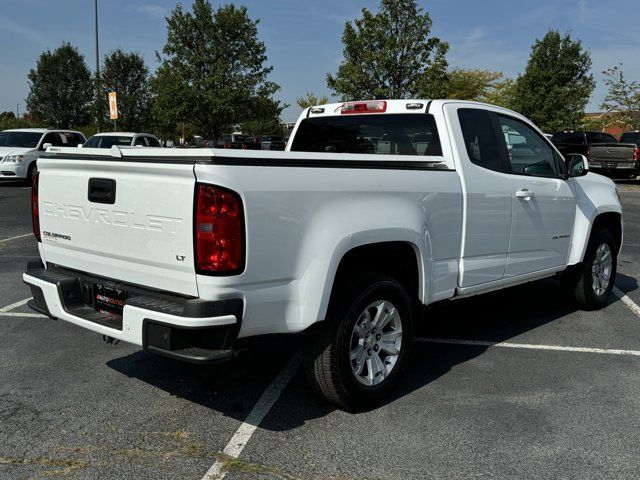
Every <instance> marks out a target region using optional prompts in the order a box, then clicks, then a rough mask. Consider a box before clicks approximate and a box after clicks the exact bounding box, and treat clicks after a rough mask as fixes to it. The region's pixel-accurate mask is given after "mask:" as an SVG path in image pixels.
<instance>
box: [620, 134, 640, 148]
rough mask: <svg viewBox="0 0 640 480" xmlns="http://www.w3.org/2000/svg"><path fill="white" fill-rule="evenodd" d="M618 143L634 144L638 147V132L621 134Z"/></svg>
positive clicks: (639, 136) (639, 143)
mask: <svg viewBox="0 0 640 480" xmlns="http://www.w3.org/2000/svg"><path fill="white" fill-rule="evenodd" d="M620 143H635V144H636V145H640V132H627V133H623V134H622V136H621V137H620Z"/></svg>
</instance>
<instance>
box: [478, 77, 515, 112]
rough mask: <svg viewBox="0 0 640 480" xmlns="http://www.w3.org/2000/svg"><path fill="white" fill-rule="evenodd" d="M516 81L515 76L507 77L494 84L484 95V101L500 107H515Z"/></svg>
mask: <svg viewBox="0 0 640 480" xmlns="http://www.w3.org/2000/svg"><path fill="white" fill-rule="evenodd" d="M516 93H517V92H516V81H515V80H514V79H513V78H505V79H504V80H502V81H499V82H496V83H494V84H493V86H492V87H491V89H490V90H489V91H488V92H487V93H486V94H485V95H484V97H483V98H482V101H483V102H485V103H490V104H491V105H497V106H499V107H504V108H509V109H511V110H513V109H514V106H513V105H514V103H515V98H516Z"/></svg>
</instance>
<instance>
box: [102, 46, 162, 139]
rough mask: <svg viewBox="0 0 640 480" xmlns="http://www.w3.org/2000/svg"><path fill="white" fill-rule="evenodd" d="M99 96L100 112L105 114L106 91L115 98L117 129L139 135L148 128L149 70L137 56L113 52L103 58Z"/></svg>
mask: <svg viewBox="0 0 640 480" xmlns="http://www.w3.org/2000/svg"><path fill="white" fill-rule="evenodd" d="M100 80H101V85H100V90H101V93H100V96H101V97H102V98H101V102H102V105H103V111H106V112H108V111H109V107H108V106H109V98H108V95H109V92H116V93H117V95H118V126H119V127H120V129H121V130H126V131H132V132H139V131H142V130H144V129H145V128H146V127H147V126H148V125H149V116H150V108H151V91H150V87H149V69H148V68H147V66H146V65H145V63H144V58H142V55H140V54H139V53H134V52H132V53H125V52H123V51H122V50H121V49H117V50H114V51H112V52H110V53H108V54H107V55H105V57H104V62H103V64H102V72H101V79H100Z"/></svg>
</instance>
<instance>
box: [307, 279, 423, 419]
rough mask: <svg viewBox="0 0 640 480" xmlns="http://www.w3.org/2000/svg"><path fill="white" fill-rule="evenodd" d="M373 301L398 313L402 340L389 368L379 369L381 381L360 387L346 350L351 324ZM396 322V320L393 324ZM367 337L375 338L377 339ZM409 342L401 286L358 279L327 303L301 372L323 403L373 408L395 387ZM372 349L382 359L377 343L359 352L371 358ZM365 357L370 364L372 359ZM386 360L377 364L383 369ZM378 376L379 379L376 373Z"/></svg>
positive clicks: (409, 321)
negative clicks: (381, 372) (323, 400)
mask: <svg viewBox="0 0 640 480" xmlns="http://www.w3.org/2000/svg"><path fill="white" fill-rule="evenodd" d="M378 300H384V301H387V302H389V303H391V304H392V305H393V307H395V309H396V311H397V312H398V314H399V319H400V325H401V330H402V335H401V338H402V340H401V344H400V348H399V353H398V354H397V357H396V358H395V364H394V365H393V367H391V368H390V370H389V371H386V370H385V371H386V378H384V379H383V380H381V381H379V383H377V384H375V385H364V384H363V383H361V381H359V380H358V379H357V375H356V373H355V372H354V371H353V369H352V360H351V359H350V352H351V349H352V348H353V346H354V343H353V340H354V338H355V337H353V335H354V327H355V325H356V322H361V321H362V318H363V317H362V315H363V314H364V311H365V310H367V307H369V306H371V305H372V303H376V302H377V301H378ZM373 311H375V309H374V310H373ZM394 318H396V317H394ZM397 321H398V320H397V319H396V320H395V322H397ZM384 328H385V329H386V328H391V327H389V326H387V327H384ZM367 331H368V329H367ZM371 332H374V330H371ZM379 333H381V332H379ZM385 333H388V331H387V332H385ZM371 336H373V337H377V335H371ZM367 338H368V337H367ZM412 338H413V311H412V308H411V300H410V298H409V296H408V295H407V292H406V291H405V289H404V288H403V287H402V285H400V284H399V283H398V282H397V281H396V280H395V279H393V278H391V277H388V276H386V275H379V274H368V275H363V276H361V277H359V278H358V279H355V280H354V281H352V282H350V283H349V284H347V285H346V286H345V287H344V288H341V291H340V294H339V296H338V297H337V298H336V299H335V301H334V300H332V303H331V305H330V306H329V312H327V318H326V320H325V321H324V322H323V323H322V324H321V325H320V328H319V330H317V331H315V332H313V333H310V334H309V335H308V337H307V338H306V341H305V347H304V356H303V364H304V370H305V373H306V375H307V378H308V380H309V383H310V384H311V386H312V388H313V389H314V390H315V391H316V392H318V393H320V394H321V395H322V396H324V397H325V398H326V399H327V400H328V401H329V402H331V403H333V404H335V405H337V406H339V407H341V408H345V409H348V410H361V409H364V408H368V407H371V406H373V405H376V404H378V403H379V402H380V401H381V400H383V399H384V398H385V397H387V396H388V395H389V394H390V392H391V391H392V390H393V388H394V387H395V385H396V383H397V381H398V378H399V377H400V374H401V373H402V370H403V369H404V367H405V365H406V363H407V360H408V358H409V352H410V348H411V342H412ZM356 339H357V338H356ZM355 345H357V343H356V344H355ZM373 349H375V351H376V352H380V357H379V358H382V357H383V355H386V352H384V349H379V346H378V344H377V343H376V345H375V346H374V347H372V348H370V349H368V348H365V349H364V351H365V352H367V351H368V352H369V355H371V350H373ZM373 355H375V353H374V354H373ZM370 358H371V359H372V361H374V360H373V357H370ZM389 358H390V357H385V359H384V360H383V365H384V368H385V369H386V368H388V365H390V363H387V362H388V361H389ZM366 361H367V359H366V357H365V359H364V360H362V362H365V363H366ZM367 368H368V367H367ZM365 371H366V370H363V372H365ZM372 372H373V369H372ZM375 377H376V379H378V374H375ZM380 377H384V375H383V374H381V375H380Z"/></svg>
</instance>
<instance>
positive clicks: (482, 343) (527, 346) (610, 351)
mask: <svg viewBox="0 0 640 480" xmlns="http://www.w3.org/2000/svg"><path fill="white" fill-rule="evenodd" d="M415 341H416V342H423V343H445V344H452V345H471V346H475V347H503V348H523V349H527V350H555V351H558V352H580V353H601V354H606V355H630V356H633V357H640V350H620V349H617V348H589V347H563V346H561V345H536V344H530V343H510V342H489V341H485V340H462V339H456V338H416V339H415Z"/></svg>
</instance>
